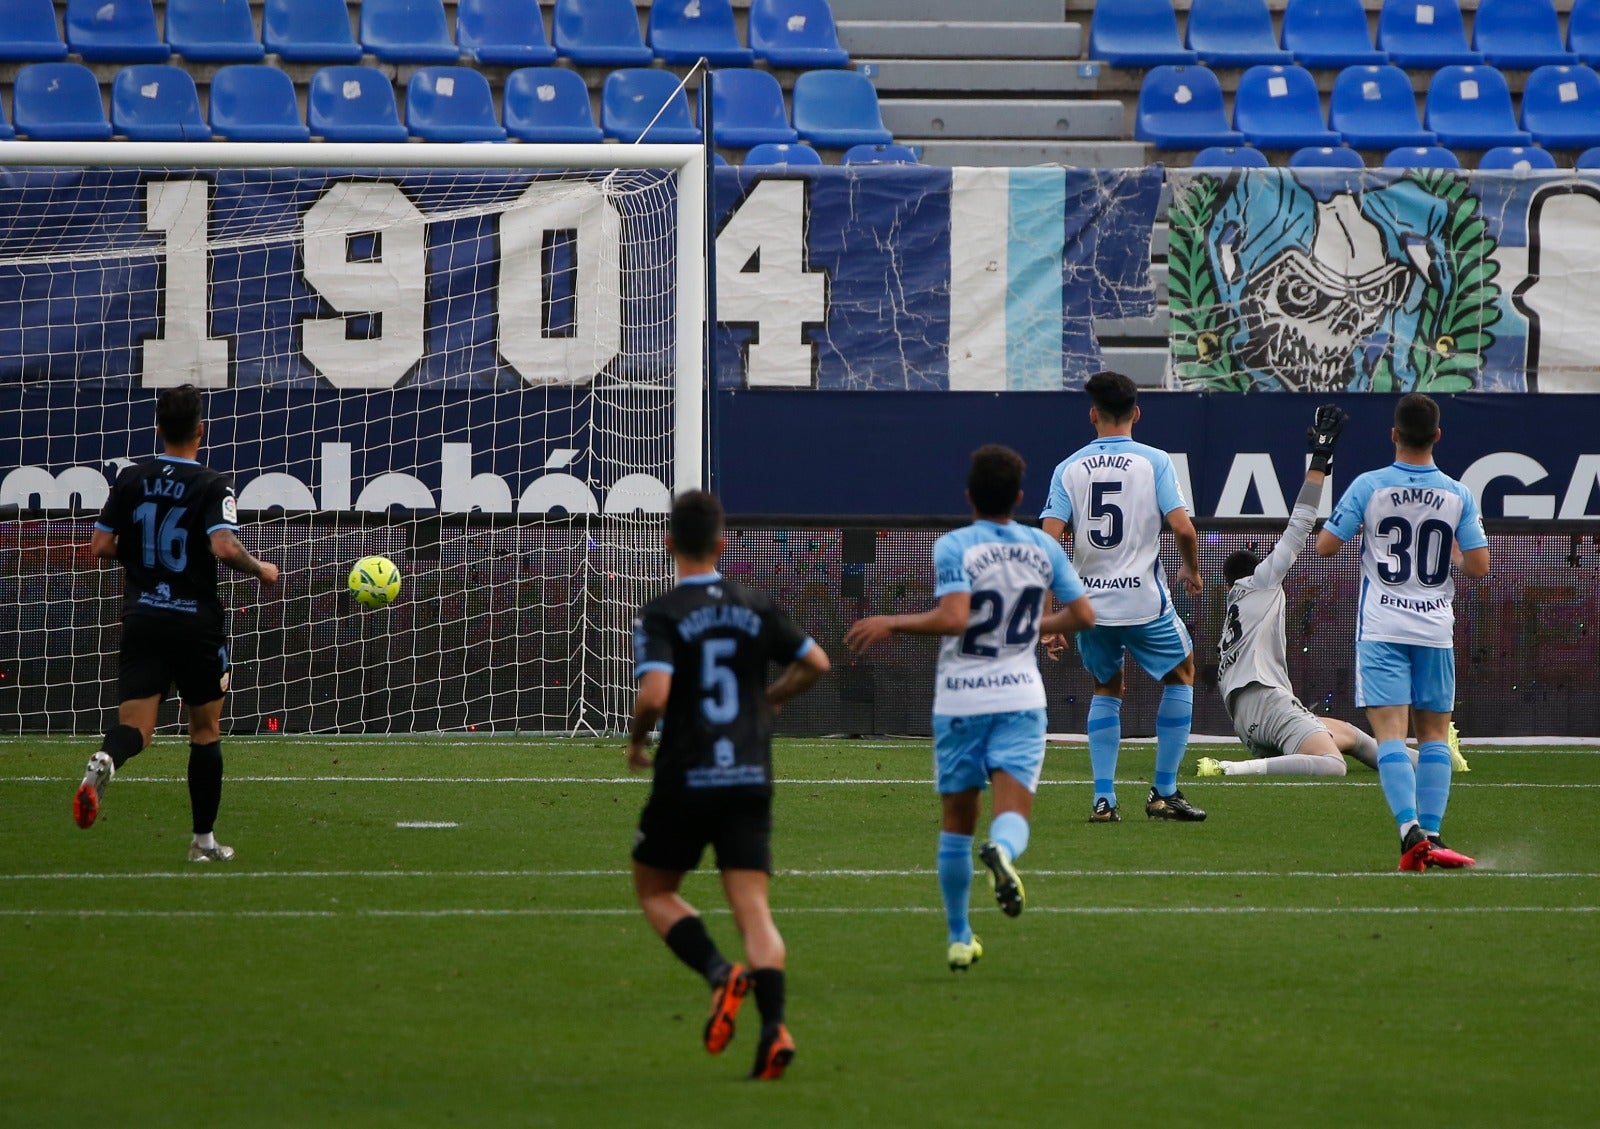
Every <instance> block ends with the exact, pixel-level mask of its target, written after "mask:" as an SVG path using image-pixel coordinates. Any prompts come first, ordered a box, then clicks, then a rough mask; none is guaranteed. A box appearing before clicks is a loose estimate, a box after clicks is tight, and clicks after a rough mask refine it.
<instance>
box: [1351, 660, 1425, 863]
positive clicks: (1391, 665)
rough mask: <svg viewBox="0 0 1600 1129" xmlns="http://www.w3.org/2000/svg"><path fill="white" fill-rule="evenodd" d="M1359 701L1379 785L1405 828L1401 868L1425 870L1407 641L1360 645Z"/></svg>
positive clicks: (1401, 843) (1357, 673) (1398, 825)
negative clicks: (1409, 738)
mask: <svg viewBox="0 0 1600 1129" xmlns="http://www.w3.org/2000/svg"><path fill="white" fill-rule="evenodd" d="M1356 705H1358V706H1361V707H1362V708H1363V709H1365V710H1366V711H1367V723H1368V724H1369V725H1371V726H1372V736H1373V737H1374V738H1375V739H1376V740H1377V742H1378V783H1379V784H1380V785H1382V787H1383V798H1384V799H1385V800H1386V801H1387V802H1388V804H1389V810H1390V811H1391V812H1392V813H1393V814H1394V821H1395V826H1396V827H1397V828H1398V829H1399V832H1400V869H1401V870H1422V869H1423V868H1424V867H1425V865H1426V862H1425V858H1426V855H1427V847H1428V842H1427V837H1426V836H1425V835H1424V834H1423V833H1422V829H1421V827H1420V826H1419V825H1418V822H1417V770H1416V766H1415V765H1414V764H1413V763H1412V760H1411V755H1410V753H1409V752H1408V751H1407V750H1406V733H1407V732H1408V731H1409V729H1410V723H1411V658H1410V654H1409V648H1408V647H1406V646H1405V645H1404V644H1401V643H1375V642H1366V641H1363V642H1359V643H1357V644H1356Z"/></svg>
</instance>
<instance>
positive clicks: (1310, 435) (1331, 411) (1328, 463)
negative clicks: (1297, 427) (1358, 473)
mask: <svg viewBox="0 0 1600 1129" xmlns="http://www.w3.org/2000/svg"><path fill="white" fill-rule="evenodd" d="M1348 422H1350V417H1349V416H1347V415H1345V413H1344V411H1343V410H1342V409H1341V408H1340V407H1339V406H1338V405H1337V404H1323V405H1322V407H1320V408H1318V409H1317V416H1316V421H1315V422H1314V423H1312V425H1311V426H1310V427H1308V428H1306V450H1307V451H1309V452H1311V466H1310V468H1309V469H1311V470H1320V471H1322V472H1323V473H1324V474H1326V473H1328V472H1329V471H1330V470H1332V469H1333V449H1334V447H1336V446H1338V443H1339V433H1340V432H1341V431H1343V430H1344V425H1345V424H1346V423H1348Z"/></svg>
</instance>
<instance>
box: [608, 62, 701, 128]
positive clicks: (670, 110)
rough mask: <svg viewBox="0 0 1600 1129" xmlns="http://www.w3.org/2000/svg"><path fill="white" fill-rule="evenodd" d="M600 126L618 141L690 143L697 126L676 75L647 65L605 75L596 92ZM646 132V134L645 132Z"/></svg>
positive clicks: (626, 68)
mask: <svg viewBox="0 0 1600 1129" xmlns="http://www.w3.org/2000/svg"><path fill="white" fill-rule="evenodd" d="M600 128H601V129H603V130H605V132H606V136H607V137H611V138H615V139H616V140H618V141H638V140H640V139H641V138H644V139H645V140H647V141H655V142H661V143H662V144H674V143H677V144H692V143H694V142H696V141H699V140H700V130H699V129H698V128H697V127H696V126H695V124H694V119H693V118H692V117H691V116H690V114H689V99H688V97H687V96H686V95H685V94H684V92H683V91H682V90H679V89H678V76H677V75H675V74H673V73H672V72H671V71H658V70H653V69H650V68H648V67H625V68H623V69H621V70H615V71H612V72H611V73H610V74H609V75H607V76H606V84H605V88H604V90H603V91H602V92H601V96H600ZM647 133H648V136H647Z"/></svg>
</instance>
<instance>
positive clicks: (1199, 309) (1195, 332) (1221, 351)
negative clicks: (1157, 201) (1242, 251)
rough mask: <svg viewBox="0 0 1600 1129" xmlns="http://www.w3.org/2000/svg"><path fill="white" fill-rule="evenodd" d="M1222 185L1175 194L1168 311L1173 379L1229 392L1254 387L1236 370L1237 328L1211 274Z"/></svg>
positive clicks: (1204, 180)
mask: <svg viewBox="0 0 1600 1129" xmlns="http://www.w3.org/2000/svg"><path fill="white" fill-rule="evenodd" d="M1221 187H1222V182H1221V181H1220V180H1218V179H1217V178H1216V177H1211V176H1197V177H1194V178H1193V179H1192V180H1190V181H1189V182H1188V183H1187V184H1184V185H1182V186H1180V187H1179V188H1178V189H1177V190H1176V191H1174V192H1173V195H1172V205H1171V207H1170V208H1169V209H1168V211H1167V226H1168V229H1169V231H1170V235H1169V237H1168V241H1167V309H1168V311H1169V315H1170V318H1171V321H1170V328H1169V330H1168V334H1167V336H1168V341H1169V342H1170V345H1169V348H1170V350H1171V356H1172V370H1173V374H1174V375H1175V376H1176V377H1177V378H1178V379H1179V380H1180V381H1182V382H1183V384H1184V385H1185V386H1186V387H1195V386H1198V387H1201V388H1205V389H1209V390H1216V391H1226V392H1244V391H1247V390H1248V389H1249V388H1250V378H1249V376H1248V375H1246V374H1244V373H1241V372H1239V371H1237V370H1236V369H1235V368H1234V366H1233V349H1232V343H1233V332H1234V331H1233V326H1232V324H1231V322H1230V320H1229V319H1228V317H1227V316H1226V315H1227V311H1226V310H1225V309H1224V308H1223V305H1222V300H1221V298H1220V297H1219V295H1218V294H1217V280H1216V279H1215V278H1214V277H1213V276H1212V273H1211V256H1210V254H1209V253H1208V246H1209V244H1208V239H1207V231H1208V230H1209V229H1210V227H1211V221H1212V220H1213V219H1214V218H1215V217H1216V214H1217V198H1218V196H1219V195H1220V192H1221Z"/></svg>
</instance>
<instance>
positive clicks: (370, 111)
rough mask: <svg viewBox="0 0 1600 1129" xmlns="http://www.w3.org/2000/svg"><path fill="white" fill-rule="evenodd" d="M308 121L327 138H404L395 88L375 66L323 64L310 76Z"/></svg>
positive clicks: (354, 139) (315, 130) (319, 135)
mask: <svg viewBox="0 0 1600 1129" xmlns="http://www.w3.org/2000/svg"><path fill="white" fill-rule="evenodd" d="M306 120H307V124H308V125H310V127H311V132H312V134H313V136H316V137H320V138H322V139H323V140H325V141H405V140H408V134H407V133H406V127H405V126H403V125H401V124H400V113H399V111H398V109H397V108H396V106H395V100H394V87H393V86H392V85H390V83H389V80H388V78H387V77H385V75H384V74H383V72H382V71H379V70H377V69H375V68H373V67H324V68H323V69H322V70H320V71H318V72H317V73H316V74H315V75H313V76H312V79H311V89H310V91H309V92H308V95H307V99H306Z"/></svg>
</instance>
